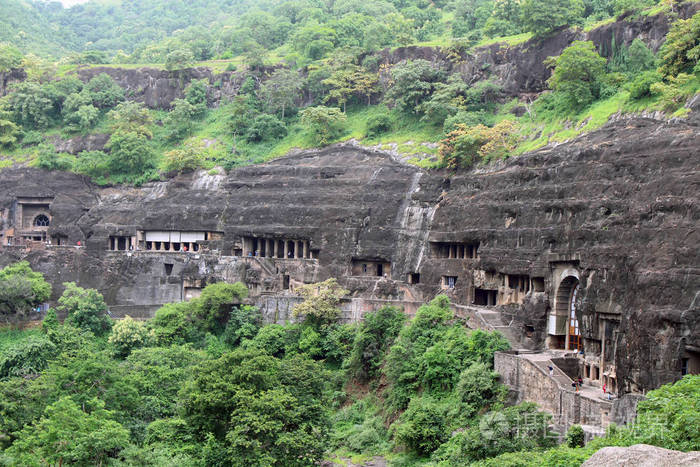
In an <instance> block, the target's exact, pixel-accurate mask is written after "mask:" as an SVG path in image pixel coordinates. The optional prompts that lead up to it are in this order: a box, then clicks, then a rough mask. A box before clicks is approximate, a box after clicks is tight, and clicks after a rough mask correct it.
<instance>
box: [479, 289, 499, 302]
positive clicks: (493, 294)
mask: <svg viewBox="0 0 700 467" xmlns="http://www.w3.org/2000/svg"><path fill="white" fill-rule="evenodd" d="M497 296H498V290H489V289H480V288H478V287H476V288H475V289H474V305H479V306H495V305H496V298H497Z"/></svg>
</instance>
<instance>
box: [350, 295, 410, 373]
mask: <svg viewBox="0 0 700 467" xmlns="http://www.w3.org/2000/svg"><path fill="white" fill-rule="evenodd" d="M405 321H406V315H404V314H403V312H402V311H401V310H400V309H398V308H396V307H390V306H385V307H382V308H380V309H379V310H377V311H375V312H372V313H367V314H366V315H365V316H364V320H363V321H362V323H361V324H360V327H359V329H358V331H357V335H356V336H355V341H354V342H353V346H352V354H351V356H350V359H349V361H348V364H347V367H348V370H349V373H350V376H351V377H354V378H357V379H359V380H360V381H370V380H372V379H374V378H375V377H376V376H377V375H378V373H379V369H380V367H381V364H382V361H383V360H384V355H385V354H386V351H387V350H388V349H389V347H391V345H392V344H393V342H394V340H395V339H396V336H398V334H399V331H400V330H401V328H402V327H403V324H404V322H405Z"/></svg>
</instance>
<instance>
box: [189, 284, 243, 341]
mask: <svg viewBox="0 0 700 467" xmlns="http://www.w3.org/2000/svg"><path fill="white" fill-rule="evenodd" d="M247 296H248V288H247V287H246V286H245V285H243V283H241V282H236V283H235V284H229V283H226V282H216V283H214V284H209V285H207V286H206V287H204V289H203V290H202V294H201V295H200V296H199V298H197V299H196V300H193V301H192V309H191V316H192V318H193V320H194V322H195V324H196V325H197V326H198V327H199V328H200V329H202V330H204V331H214V330H217V329H219V328H220V327H221V325H222V323H223V321H224V318H225V317H226V316H227V314H228V313H229V311H230V310H231V307H232V306H233V305H234V304H235V303H236V302H239V301H240V300H242V299H244V298H246V297H247Z"/></svg>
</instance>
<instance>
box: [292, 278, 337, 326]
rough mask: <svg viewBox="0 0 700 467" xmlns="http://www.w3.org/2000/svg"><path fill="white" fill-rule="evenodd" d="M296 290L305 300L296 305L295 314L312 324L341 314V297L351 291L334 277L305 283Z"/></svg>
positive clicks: (331, 319)
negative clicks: (315, 282)
mask: <svg viewBox="0 0 700 467" xmlns="http://www.w3.org/2000/svg"><path fill="white" fill-rule="evenodd" d="M296 292H297V293H298V294H299V295H301V296H302V297H303V298H304V301H303V302H301V303H300V304H298V305H296V306H295V307H294V310H293V313H294V316H303V317H304V318H305V319H306V320H307V321H309V322H310V323H312V324H324V323H330V322H333V321H335V319H337V318H338V316H339V315H340V308H338V304H339V303H340V299H341V298H343V297H344V296H345V295H347V294H348V293H349V292H348V291H347V290H345V289H344V288H342V287H341V286H340V285H338V281H337V280H336V279H333V278H331V279H327V280H325V281H323V282H319V283H317V284H307V285H303V286H301V287H299V288H297V289H296Z"/></svg>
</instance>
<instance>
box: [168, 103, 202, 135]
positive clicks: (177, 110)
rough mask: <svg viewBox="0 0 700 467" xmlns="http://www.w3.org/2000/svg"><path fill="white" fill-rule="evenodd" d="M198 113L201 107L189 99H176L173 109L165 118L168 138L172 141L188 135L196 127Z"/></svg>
mask: <svg viewBox="0 0 700 467" xmlns="http://www.w3.org/2000/svg"><path fill="white" fill-rule="evenodd" d="M198 113H199V109H197V107H195V106H194V105H192V104H190V103H189V102H188V101H187V100H185V99H175V100H174V101H173V108H172V110H171V111H170V112H168V115H167V116H166V117H165V119H163V123H164V124H165V127H166V129H167V133H166V135H167V138H168V139H169V140H171V141H177V140H181V139H183V138H185V137H186V136H188V135H189V134H190V133H191V132H192V130H193V129H194V125H195V121H196V120H197V115H198Z"/></svg>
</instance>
